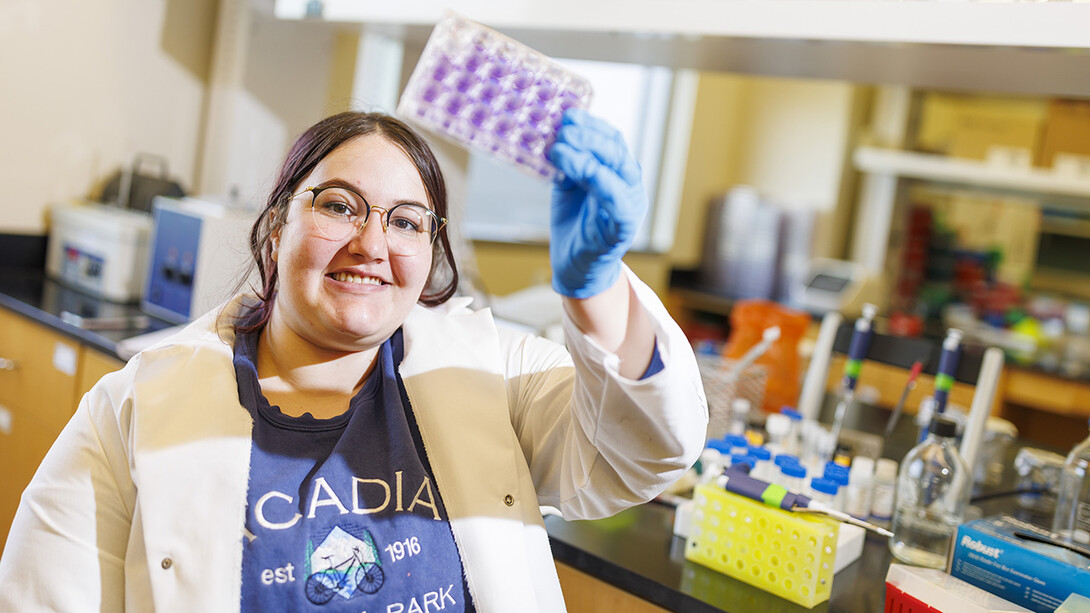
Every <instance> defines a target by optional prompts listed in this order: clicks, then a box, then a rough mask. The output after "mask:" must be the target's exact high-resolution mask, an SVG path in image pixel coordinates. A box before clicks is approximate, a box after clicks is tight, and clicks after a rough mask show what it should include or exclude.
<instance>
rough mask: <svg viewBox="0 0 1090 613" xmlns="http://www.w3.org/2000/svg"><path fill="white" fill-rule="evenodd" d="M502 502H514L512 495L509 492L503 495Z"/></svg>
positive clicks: (508, 504)
mask: <svg viewBox="0 0 1090 613" xmlns="http://www.w3.org/2000/svg"><path fill="white" fill-rule="evenodd" d="M503 504H505V505H507V506H511V505H513V504H515V497H514V496H512V495H511V494H508V495H506V496H504V497H503Z"/></svg>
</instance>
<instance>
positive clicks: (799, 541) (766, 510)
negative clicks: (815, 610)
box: [685, 484, 840, 607]
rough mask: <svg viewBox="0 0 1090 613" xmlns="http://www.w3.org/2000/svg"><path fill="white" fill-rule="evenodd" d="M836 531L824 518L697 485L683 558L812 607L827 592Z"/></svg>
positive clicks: (708, 486) (829, 587) (835, 523)
mask: <svg viewBox="0 0 1090 613" xmlns="http://www.w3.org/2000/svg"><path fill="white" fill-rule="evenodd" d="M839 527H840V526H839V524H838V523H837V522H836V521H833V520H831V519H828V518H824V517H820V516H814V515H809V514H802V513H790V512H788V511H784V510H782V509H777V508H773V507H769V506H766V505H764V504H761V503H759V502H756V501H753V500H750V499H748V498H745V497H743V496H739V495H737V494H733V493H731V492H727V491H725V490H723V489H721V488H719V487H716V486H714V485H711V484H704V485H698V486H697V487H696V489H695V490H694V493H693V516H692V523H691V526H690V532H689V538H688V540H687V541H686V543H685V558H686V559H687V560H690V561H692V562H696V563H697V564H701V565H704V566H707V567H708V568H711V569H714V570H717V571H719V572H721V573H723V574H725V575H728V576H730V577H733V578H735V579H738V580H740V581H744V582H745V583H748V584H750V585H753V586H755V587H758V588H761V589H762V590H765V591H766V592H770V593H772V594H775V595H777V596H780V597H781V598H784V599H787V600H790V601H791V602H795V603H798V604H800V605H803V606H805V607H813V606H815V605H817V604H820V603H822V602H824V601H826V600H828V599H829V594H830V592H831V590H832V585H833V573H834V565H835V556H836V546H837V536H838V532H839Z"/></svg>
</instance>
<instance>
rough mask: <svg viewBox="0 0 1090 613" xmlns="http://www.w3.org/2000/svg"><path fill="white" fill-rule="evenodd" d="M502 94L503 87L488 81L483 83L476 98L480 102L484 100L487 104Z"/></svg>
mask: <svg viewBox="0 0 1090 613" xmlns="http://www.w3.org/2000/svg"><path fill="white" fill-rule="evenodd" d="M502 92H503V87H502V86H500V84H499V83H497V82H495V81H492V80H489V81H485V82H484V84H483V85H481V91H480V93H478V94H477V97H478V98H480V99H481V100H484V101H485V102H488V101H491V100H493V99H494V98H496V96H499V95H500V94H501V93H502Z"/></svg>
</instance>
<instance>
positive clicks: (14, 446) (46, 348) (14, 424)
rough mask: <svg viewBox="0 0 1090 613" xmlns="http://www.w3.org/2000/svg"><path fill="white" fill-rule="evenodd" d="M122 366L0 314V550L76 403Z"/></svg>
mask: <svg viewBox="0 0 1090 613" xmlns="http://www.w3.org/2000/svg"><path fill="white" fill-rule="evenodd" d="M122 364H123V363H122V362H121V361H120V360H117V359H116V358H113V357H111V356H106V355H103V354H101V353H100V352H98V351H95V350H93V349H90V348H88V347H86V346H82V345H81V344H80V343H78V342H77V341H73V340H71V339H69V338H67V337H65V336H63V335H61V334H58V333H57V332H54V331H52V330H49V329H48V328H46V327H45V326H42V325H41V324H38V323H35V322H33V321H31V320H29V319H27V318H25V317H23V316H21V315H18V314H15V313H12V312H10V311H7V310H5V309H0V547H2V546H3V543H4V542H5V541H6V540H7V533H8V529H9V527H10V526H11V520H12V518H13V517H14V516H15V509H16V507H18V505H19V497H20V496H21V495H22V492H23V489H24V488H25V487H26V485H27V483H29V482H30V478H31V477H32V476H34V472H35V471H36V470H37V469H38V464H39V463H41V460H42V458H43V457H44V456H45V454H46V452H47V451H49V447H50V446H51V445H52V444H53V441H54V439H56V437H57V434H59V433H60V431H61V429H62V428H64V425H65V424H67V423H68V420H69V419H70V418H71V417H72V414H73V413H74V412H75V410H76V406H77V405H78V403H79V398H80V397H81V396H82V395H83V393H84V392H86V390H87V389H89V388H90V387H91V385H93V384H94V382H95V381H97V380H98V378H99V377H101V376H102V375H103V374H105V373H106V372H109V371H110V370H114V369H117V368H120V367H121V366H122Z"/></svg>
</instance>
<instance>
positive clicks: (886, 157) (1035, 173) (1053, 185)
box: [853, 147, 1090, 198]
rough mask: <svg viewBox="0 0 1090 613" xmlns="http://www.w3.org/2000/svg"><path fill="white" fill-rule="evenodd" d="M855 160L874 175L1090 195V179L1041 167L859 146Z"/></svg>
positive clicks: (856, 163)
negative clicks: (1060, 173) (1004, 164)
mask: <svg viewBox="0 0 1090 613" xmlns="http://www.w3.org/2000/svg"><path fill="white" fill-rule="evenodd" d="M853 161H854V163H855V167H856V168H857V169H859V170H861V171H863V172H868V173H873V174H885V175H892V176H896V177H907V178H912V179H925V180H929V181H941V182H947V183H961V184H966V185H975V186H980V187H991V188H1000V189H1012V190H1018V191H1023V192H1033V193H1040V194H1053V195H1061V196H1074V197H1078V198H1090V179H1085V178H1077V177H1068V176H1064V175H1059V174H1057V173H1055V172H1052V171H1051V170H1045V169H1040V168H1017V167H1010V166H1002V165H994V164H987V163H984V162H978V161H975V160H967V159H959V158H951V157H946V156H942V155H934V154H928V153H916V152H912V151H901V150H896V149H882V148H878V147H860V148H858V149H856V150H855V154H854V155H853Z"/></svg>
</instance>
